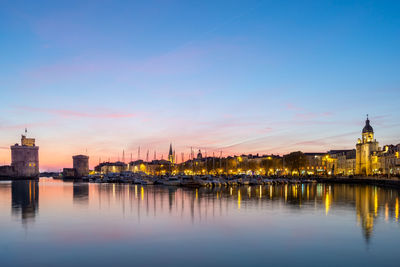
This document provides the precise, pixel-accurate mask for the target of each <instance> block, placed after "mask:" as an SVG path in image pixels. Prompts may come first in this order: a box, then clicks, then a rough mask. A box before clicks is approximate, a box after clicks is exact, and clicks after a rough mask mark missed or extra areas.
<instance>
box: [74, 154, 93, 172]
mask: <svg viewBox="0 0 400 267" xmlns="http://www.w3.org/2000/svg"><path fill="white" fill-rule="evenodd" d="M72 160H73V168H74V169H75V176H76V177H83V176H87V175H88V174H89V157H88V156H85V155H76V156H73V157H72Z"/></svg>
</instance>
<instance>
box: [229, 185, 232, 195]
mask: <svg viewBox="0 0 400 267" xmlns="http://www.w3.org/2000/svg"><path fill="white" fill-rule="evenodd" d="M229 193H230V195H231V196H232V187H231V188H229Z"/></svg>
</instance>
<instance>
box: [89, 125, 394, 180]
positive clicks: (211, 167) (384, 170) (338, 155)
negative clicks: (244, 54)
mask: <svg viewBox="0 0 400 267" xmlns="http://www.w3.org/2000/svg"><path fill="white" fill-rule="evenodd" d="M399 152H400V144H397V145H385V146H383V148H381V147H379V143H378V142H377V141H376V140H375V138H374V130H373V128H372V126H371V125H370V120H369V119H368V117H367V120H366V122H365V126H364V128H363V129H362V133H361V138H359V139H358V141H357V144H356V146H355V148H354V149H347V150H330V151H328V152H317V153H302V152H300V151H298V152H293V153H290V154H288V155H284V156H278V155H258V154H257V155H251V154H250V155H240V156H229V157H203V155H202V153H201V151H200V150H199V151H198V154H197V157H195V156H194V155H193V156H192V157H191V159H189V160H187V161H185V162H182V163H179V164H177V163H176V159H175V158H176V157H175V152H174V151H173V150H172V146H170V149H169V155H168V160H153V161H149V162H145V161H143V160H137V161H131V162H129V163H125V162H120V161H118V162H103V163H100V164H99V165H97V166H96V167H95V171H96V172H98V173H110V172H124V171H130V172H143V173H147V174H150V175H163V174H167V173H172V174H174V173H184V174H188V175H192V174H197V175H201V174H213V175H215V174H226V175H235V174H256V175H258V174H260V175H320V176H323V175H336V176H349V175H363V176H371V175H400V157H399Z"/></svg>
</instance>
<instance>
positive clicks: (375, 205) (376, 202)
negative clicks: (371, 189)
mask: <svg viewBox="0 0 400 267" xmlns="http://www.w3.org/2000/svg"><path fill="white" fill-rule="evenodd" d="M374 213H375V216H377V215H378V193H377V192H376V188H375V193H374Z"/></svg>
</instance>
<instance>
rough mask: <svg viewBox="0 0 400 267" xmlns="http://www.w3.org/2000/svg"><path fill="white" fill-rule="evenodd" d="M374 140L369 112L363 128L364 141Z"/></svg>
mask: <svg viewBox="0 0 400 267" xmlns="http://www.w3.org/2000/svg"><path fill="white" fill-rule="evenodd" d="M373 140H374V129H373V128H372V126H371V125H370V122H369V118H368V114H367V120H366V121H365V126H364V128H363V130H362V141H363V143H367V142H372V141H373Z"/></svg>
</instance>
